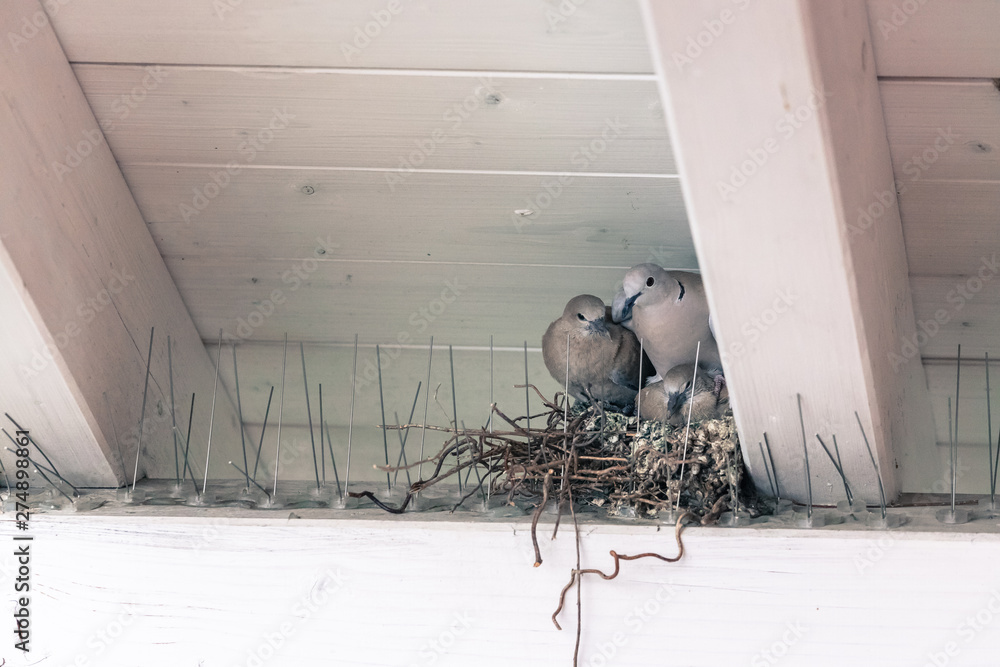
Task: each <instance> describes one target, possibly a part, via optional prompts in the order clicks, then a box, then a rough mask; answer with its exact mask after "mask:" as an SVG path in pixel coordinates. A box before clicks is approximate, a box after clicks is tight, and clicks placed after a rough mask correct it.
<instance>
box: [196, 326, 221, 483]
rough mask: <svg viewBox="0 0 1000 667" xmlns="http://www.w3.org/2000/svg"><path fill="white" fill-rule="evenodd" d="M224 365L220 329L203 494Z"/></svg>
mask: <svg viewBox="0 0 1000 667" xmlns="http://www.w3.org/2000/svg"><path fill="white" fill-rule="evenodd" d="M221 365H222V329H219V353H218V354H217V355H216V357H215V388H214V389H213V390H212V416H211V418H209V420H208V451H207V452H205V481H204V483H203V484H202V486H201V492H202V493H205V490H206V489H208V462H209V461H210V460H211V459H212V430H213V427H214V426H215V396H216V394H217V393H218V391H219V367H220V366H221Z"/></svg>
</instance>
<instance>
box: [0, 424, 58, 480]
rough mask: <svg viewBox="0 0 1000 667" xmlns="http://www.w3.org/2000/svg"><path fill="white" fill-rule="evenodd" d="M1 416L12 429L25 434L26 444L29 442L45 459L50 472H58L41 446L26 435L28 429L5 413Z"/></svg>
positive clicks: (28, 434)
mask: <svg viewBox="0 0 1000 667" xmlns="http://www.w3.org/2000/svg"><path fill="white" fill-rule="evenodd" d="M3 414H4V416H5V417H7V419H9V420H10V423H11V424H13V425H14V427H15V428H16V429H17V430H18V431H24V432H25V434H26V435H27V437H28V442H30V443H31V444H33V445H34V446H35V449H37V450H38V453H39V454H41V455H42V458H43V459H45V462H46V463H48V464H49V468H50V469H51V470H56V471H58V470H59V469H58V468H56V464H55V463H53V462H52V460H51V459H50V458H49V455H48V454H46V453H45V450H44V449H42V447H41V445H39V444H38V443H37V442H35V439H34V438H32V437H31V434H30V433H28V429H26V428H24V427H23V426H21V425H20V424H18V423H17V422H16V421H14V418H13V417H11V416H10V415H9V414H8V413H6V412H5V413H3Z"/></svg>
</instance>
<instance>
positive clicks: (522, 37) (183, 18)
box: [50, 0, 652, 73]
mask: <svg viewBox="0 0 1000 667" xmlns="http://www.w3.org/2000/svg"><path fill="white" fill-rule="evenodd" d="M50 13H51V15H52V20H53V23H54V24H55V26H56V32H57V33H58V34H59V37H60V39H61V40H62V43H63V45H64V47H65V49H66V52H67V53H68V54H69V57H70V59H71V60H73V61H76V62H102V63H121V62H133V63H135V62H138V63H177V64H188V65H245V66H254V65H263V66H282V67H369V68H413V69H428V70H458V69H465V70H493V71H496V70H523V71H547V72H625V73H633V72H639V73H643V72H644V73H649V72H651V71H652V70H651V63H650V59H649V51H648V49H647V47H646V42H645V34H644V32H643V29H642V22H641V21H640V19H639V12H638V9H637V7H636V5H635V3H633V2H630V1H628V0H616V1H612V2H598V3H582V2H572V1H570V0H567V2H564V3H559V2H546V1H544V0H511V1H509V2H504V3H500V4H496V3H489V2H475V3H469V2H462V0H447V1H445V2H421V1H411V0H400V1H399V2H389V1H387V0H363V1H360V2H358V1H354V2H325V1H324V0H300V1H299V2H295V3H279V4H275V3H272V2H267V1H266V0H221V1H220V2H217V3H204V2H199V1H198V0H183V1H179V2H175V3H172V4H171V5H169V6H168V5H164V4H161V3H155V2H146V1H145V0H142V1H139V2H129V1H128V0H115V1H112V2H90V1H88V0H83V1H81V2H76V0H74V1H73V2H63V3H60V4H59V5H54V6H53V11H51V12H50ZM470 13H474V14H475V20H468V18H469V16H470Z"/></svg>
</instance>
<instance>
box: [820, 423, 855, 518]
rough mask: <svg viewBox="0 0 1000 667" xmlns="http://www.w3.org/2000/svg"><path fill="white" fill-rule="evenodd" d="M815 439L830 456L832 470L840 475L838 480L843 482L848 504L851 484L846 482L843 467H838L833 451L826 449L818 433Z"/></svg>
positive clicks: (850, 497)
mask: <svg viewBox="0 0 1000 667" xmlns="http://www.w3.org/2000/svg"><path fill="white" fill-rule="evenodd" d="M816 439H817V440H819V445H820V447H822V448H823V451H824V452H826V455H827V456H828V457H830V462H831V463H833V468H834V470H836V471H837V474H838V475H840V480H841V481H842V482H843V483H844V493H845V494H846V495H847V504H848V505H850V504H851V503H852V502H853V500H854V496H853V495H851V485H850V484H848V483H847V476H846V475H844V469H843V468H841V467H840V462H839V461H837V459H835V458H834V457H833V453H832V452H831V451H830V450H829V449H827V446H826V443H825V442H823V438H821V437H819V433H817V434H816Z"/></svg>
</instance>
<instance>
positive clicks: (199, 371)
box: [0, 0, 239, 485]
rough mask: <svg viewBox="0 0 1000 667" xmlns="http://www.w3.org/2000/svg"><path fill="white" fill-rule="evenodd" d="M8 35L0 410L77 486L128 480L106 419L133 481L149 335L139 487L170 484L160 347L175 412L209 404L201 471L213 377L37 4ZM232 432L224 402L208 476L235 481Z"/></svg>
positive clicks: (1, 168)
mask: <svg viewBox="0 0 1000 667" xmlns="http://www.w3.org/2000/svg"><path fill="white" fill-rule="evenodd" d="M0 35H4V37H3V41H4V44H3V48H0V146H3V159H2V160H0V210H2V211H3V215H2V216H0V269H2V270H0V273H2V276H0V302H2V303H3V304H4V306H5V307H4V310H3V317H4V319H5V321H6V322H5V324H4V333H3V344H4V354H3V362H2V364H0V373H2V375H0V408H2V410H4V411H7V412H10V413H11V415H12V416H14V418H15V419H17V420H18V421H19V422H20V423H21V424H22V425H23V426H25V427H27V428H28V429H29V430H30V431H31V432H32V434H33V435H34V436H35V438H36V439H37V440H38V441H39V443H40V444H42V446H43V447H45V448H46V451H47V453H48V455H49V456H50V457H51V458H52V460H53V462H54V463H55V464H56V465H57V466H58V467H59V469H60V472H61V473H62V474H63V475H64V476H66V477H68V478H69V479H70V481H73V482H74V483H77V484H80V485H109V484H116V483H119V482H121V481H123V480H122V477H123V473H122V466H121V463H120V461H119V459H118V454H117V449H116V446H115V444H114V440H113V436H112V433H113V429H112V425H111V418H112V416H113V418H114V422H115V426H116V428H117V431H118V433H119V436H120V438H121V445H122V448H123V450H124V452H125V458H126V459H127V462H128V464H127V466H126V467H127V469H128V475H129V477H130V478H131V476H132V471H133V468H134V456H135V452H136V446H137V441H138V437H137V436H138V434H139V430H138V424H139V411H140V405H141V401H142V394H143V380H144V373H145V364H146V354H147V345H148V341H149V331H150V327H152V326H155V327H156V342H155V347H154V351H153V359H152V378H151V380H150V388H149V401H148V405H147V420H146V430H147V432H146V434H145V435H144V437H143V451H144V453H145V454H146V456H145V458H144V460H143V462H142V463H141V465H140V467H139V475H140V476H142V475H143V474H144V473H145V474H148V475H150V476H157V477H168V476H170V477H172V476H173V474H174V454H173V439H172V437H171V433H170V428H169V426H170V419H169V409H170V398H169V382H168V377H167V349H166V336H167V334H170V335H171V337H172V340H173V343H174V347H173V365H174V380H175V395H176V399H177V403H178V405H179V406H187V401H188V400H189V397H190V395H191V392H192V391H196V392H197V393H198V394H199V396H201V402H200V409H199V413H198V414H197V415H196V420H197V421H196V423H195V427H194V430H193V434H192V446H191V451H192V453H193V455H195V457H196V470H200V471H203V470H204V460H205V459H204V451H205V443H206V442H207V437H208V417H207V413H208V407H207V406H208V403H209V400H210V396H211V392H212V379H213V366H212V363H211V361H210V360H209V358H208V356H207V355H206V352H205V348H204V346H203V344H202V342H201V339H200V338H199V336H198V332H197V331H196V330H195V328H194V324H193V323H192V321H191V318H190V315H189V314H188V312H187V310H186V308H185V307H184V304H183V303H182V301H181V299H180V295H179V294H178V292H177V289H176V287H175V286H174V284H173V281H172V280H171V278H170V275H169V273H168V272H167V270H166V267H165V265H164V263H163V261H162V259H161V258H160V255H159V253H158V252H157V249H156V246H155V245H154V243H153V240H152V237H151V236H150V234H149V231H148V230H147V229H146V226H145V224H144V222H143V220H142V217H141V215H140V213H139V210H138V208H137V207H136V205H135V202H134V201H133V199H132V196H131V194H130V193H129V190H128V186H127V185H126V184H125V180H124V179H123V178H122V175H121V172H120V171H119V170H118V166H117V164H116V162H115V158H114V156H113V155H112V154H111V151H110V150H109V148H108V145H107V142H106V141H105V139H104V134H103V132H102V130H101V128H100V126H99V125H98V123H97V120H96V119H95V118H94V115H93V113H91V110H90V107H89V106H88V104H87V100H86V99H85V98H84V95H83V92H82V91H81V89H80V85H79V83H78V82H77V80H76V77H75V76H74V75H73V71H72V69H71V68H70V66H69V63H68V62H67V60H66V57H65V55H64V54H63V51H62V49H61V48H60V46H59V43H58V41H57V40H56V37H55V35H54V34H53V32H52V28H51V26H50V25H49V22H48V18H47V15H46V14H45V12H44V11H43V10H42V7H41V4H40V3H39V2H37V1H36V0H12V1H11V2H5V3H3V5H2V7H0ZM104 392H107V395H108V398H109V401H110V404H111V412H112V414H109V410H108V408H107V406H106V404H105V402H104V398H103V393H104ZM178 413H181V414H182V417H181V418H180V422H181V423H182V424H185V423H186V421H187V410H185V409H183V408H179V409H178ZM5 421H6V420H5ZM236 422H237V420H236V417H235V410H234V409H233V407H232V404H231V403H230V401H229V400H228V398H227V397H226V396H222V397H221V400H219V402H218V406H217V413H216V416H215V435H214V437H215V443H216V444H215V445H214V447H217V449H215V452H216V458H215V459H214V460H213V465H212V466H211V475H212V476H220V477H221V476H228V468H229V467H228V466H227V465H226V464H225V462H226V457H227V455H231V454H232V453H234V452H235V450H234V449H233V448H234V447H239V430H238V426H237V423H236ZM8 425H9V424H8Z"/></svg>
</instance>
